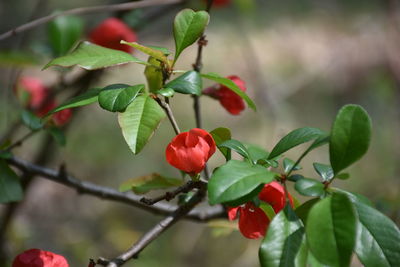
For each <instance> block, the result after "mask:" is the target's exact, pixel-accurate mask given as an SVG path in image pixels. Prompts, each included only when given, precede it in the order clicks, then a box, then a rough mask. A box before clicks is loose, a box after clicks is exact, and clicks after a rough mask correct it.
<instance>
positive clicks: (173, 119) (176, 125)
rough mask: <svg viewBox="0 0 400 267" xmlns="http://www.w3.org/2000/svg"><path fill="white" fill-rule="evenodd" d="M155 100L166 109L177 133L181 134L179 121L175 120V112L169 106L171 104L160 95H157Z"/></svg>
mask: <svg viewBox="0 0 400 267" xmlns="http://www.w3.org/2000/svg"><path fill="white" fill-rule="evenodd" d="M155 100H156V101H157V103H158V104H159V105H160V107H162V108H163V109H164V111H165V113H166V114H167V116H168V119H169V121H170V122H171V125H172V128H174V131H175V134H177V135H178V134H180V133H181V130H180V129H179V126H178V123H177V122H176V120H175V117H174V114H173V113H172V110H171V107H170V106H169V104H168V103H167V102H165V101H164V100H162V99H160V98H158V97H156V98H155Z"/></svg>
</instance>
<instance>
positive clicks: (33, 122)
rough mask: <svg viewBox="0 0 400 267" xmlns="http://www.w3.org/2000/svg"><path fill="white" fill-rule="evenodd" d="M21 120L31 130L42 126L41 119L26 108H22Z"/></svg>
mask: <svg viewBox="0 0 400 267" xmlns="http://www.w3.org/2000/svg"><path fill="white" fill-rule="evenodd" d="M21 118H22V122H23V123H24V124H25V125H26V126H27V127H28V128H29V129H31V130H32V131H37V130H40V129H42V128H43V126H44V124H43V122H42V120H41V119H40V118H39V117H37V116H36V115H35V114H33V113H32V112H30V111H28V110H23V111H22V113H21Z"/></svg>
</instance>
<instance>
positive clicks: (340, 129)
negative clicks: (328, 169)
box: [329, 105, 371, 174]
mask: <svg viewBox="0 0 400 267" xmlns="http://www.w3.org/2000/svg"><path fill="white" fill-rule="evenodd" d="M370 140H371V120H370V118H369V116H368V113H367V112H366V111H365V110H364V109H363V108H362V107H361V106H358V105H346V106H344V107H343V108H341V109H340V111H339V112H338V114H337V116H336V119H335V122H334V123H333V126H332V131H331V140H330V143H329V156H330V161H331V166H332V169H333V171H334V173H335V174H338V173H339V172H340V171H341V170H343V169H345V168H347V167H348V166H350V165H351V164H353V163H354V162H356V161H357V160H359V159H360V158H361V157H362V156H363V155H364V154H365V153H366V152H367V150H368V147H369V143H370Z"/></svg>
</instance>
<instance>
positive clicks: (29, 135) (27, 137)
mask: <svg viewBox="0 0 400 267" xmlns="http://www.w3.org/2000/svg"><path fill="white" fill-rule="evenodd" d="M38 132H39V131H38V130H31V131H29V132H28V133H27V134H25V135H24V136H22V137H21V138H20V139H18V140H17V141H15V142H14V143H13V144H11V145H10V146H8V147H7V151H11V150H12V149H14V148H16V147H18V146H22V144H23V143H24V142H25V141H26V140H28V139H29V138H31V137H32V136H33V135H35V134H36V133H38Z"/></svg>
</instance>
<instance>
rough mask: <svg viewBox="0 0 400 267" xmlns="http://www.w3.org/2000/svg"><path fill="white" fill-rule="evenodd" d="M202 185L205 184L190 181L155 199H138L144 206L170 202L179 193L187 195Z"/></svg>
mask: <svg viewBox="0 0 400 267" xmlns="http://www.w3.org/2000/svg"><path fill="white" fill-rule="evenodd" d="M204 184H205V183H204V182H202V181H192V180H190V181H189V182H187V183H186V184H184V185H182V186H180V187H178V188H176V189H175V190H173V191H168V192H166V193H165V194H163V195H161V196H159V197H156V198H146V197H143V198H141V199H140V201H141V202H143V203H144V204H146V205H154V204H155V203H157V202H160V201H162V200H166V201H170V200H171V199H174V198H175V197H176V196H177V195H179V194H180V193H188V192H189V191H191V190H192V189H194V188H200V187H201V186H202V185H204Z"/></svg>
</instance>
